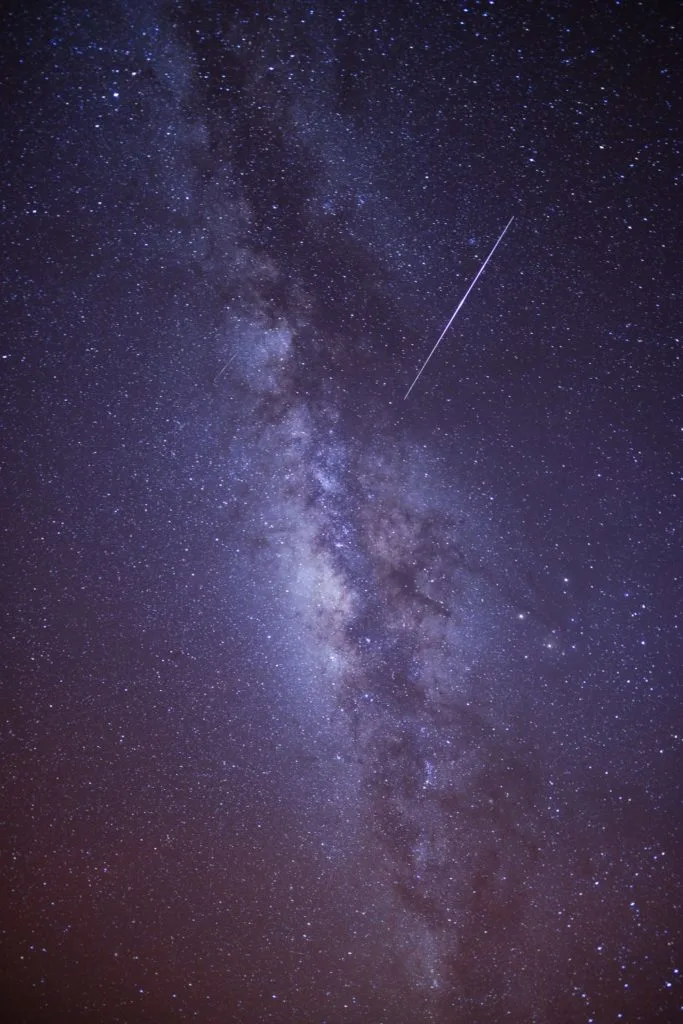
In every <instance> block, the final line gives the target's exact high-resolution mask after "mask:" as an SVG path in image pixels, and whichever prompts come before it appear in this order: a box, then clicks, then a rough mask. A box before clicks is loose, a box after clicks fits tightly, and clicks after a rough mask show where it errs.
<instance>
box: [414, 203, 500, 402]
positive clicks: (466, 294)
mask: <svg viewBox="0 0 683 1024" xmlns="http://www.w3.org/2000/svg"><path fill="white" fill-rule="evenodd" d="M514 219H515V218H514V217H510V220H509V221H508V222H507V224H506V225H505V227H504V228H503V230H502V231H501V233H500V236H499V238H498V241H497V242H496V244H495V245H494V247H493V249H491V252H490V253H489V254H488V256H487V257H486V259H485V260H484V262H483V263H482V265H481V266H480V267H479V270H478V271H477V273H476V274H475V276H474V280H473V281H472V283H471V285H470V286H469V288H468V289H467V291H466V292H465V294H464V295H463V297H462V298H461V300H460V302H459V303H458V305H457V307H456V310H455V313H454V314H453V316H452V317H451V318H450V320H449V321H448V323H447V324H446V326H445V327H444V329H443V331H442V332H441V335H440V336H439V340H438V341H437V343H436V345H435V346H434V348H433V349H432V351H431V352H430V353H429V355H428V356H427V358H426V359H425V361H424V363H423V364H422V366H421V368H420V371H419V373H418V375H417V377H416V378H415V380H414V381H413V383H412V384H411V385H410V387H409V388H408V390H407V391H406V393H405V395H404V396H403V401H404V402H405V400H406V398H407V397H408V395H409V394H410V392H411V391H412V390H413V388H414V387H415V385H416V384H417V382H418V381H419V379H420V377H421V376H422V374H423V373H424V370H425V367H426V366H427V363H428V362H429V360H430V359H431V358H432V356H433V355H434V353H435V352H436V350H437V348H438V347H439V345H440V344H441V342H442V341H443V339H444V337H445V335H446V333H447V332H448V328H449V327H450V326H451V324H452V323H453V321H454V320H455V318H456V316H457V315H458V313H459V312H460V310H461V309H462V307H463V306H464V305H465V303H466V301H467V296H468V295H469V294H470V292H471V291H472V289H473V288H474V286H475V284H476V283H477V281H478V280H479V278H480V277H481V275H482V274H483V273H484V271H485V270H486V265H487V263H488V262H489V260H490V259H491V257H492V256H493V254H494V252H495V251H496V249H497V248H498V246H499V245H500V243H501V242H502V241H503V238H504V237H505V232H506V231H507V229H508V228H509V227H510V225H511V224H512V222H513V220H514Z"/></svg>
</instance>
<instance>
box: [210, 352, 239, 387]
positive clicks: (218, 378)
mask: <svg viewBox="0 0 683 1024" xmlns="http://www.w3.org/2000/svg"><path fill="white" fill-rule="evenodd" d="M236 355H237V352H233V354H232V355H231V356H230V358H229V359H228V361H227V363H225V364H224V365H223V366H221V368H220V370H219V371H218V373H217V374H216V376H215V377H214V378H213V382H214V384H215V383H216V382H217V381H218V380H220V378H221V377H222V376H223V374H224V373H225V371H226V370H227V368H228V367H229V366H230V363H231V362H232V361H233V359H234V358H235V356H236Z"/></svg>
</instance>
